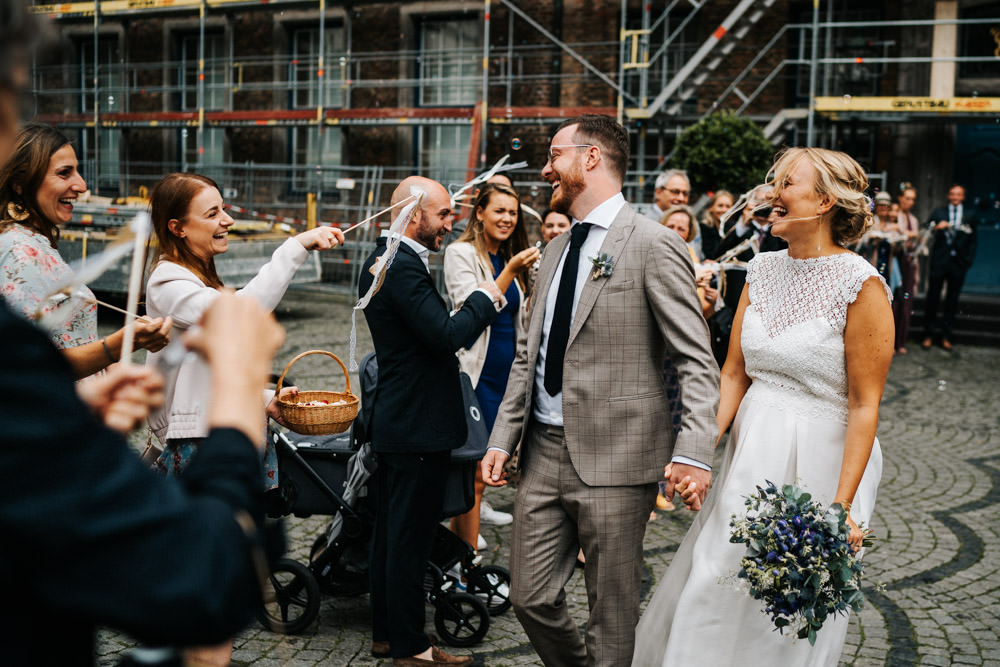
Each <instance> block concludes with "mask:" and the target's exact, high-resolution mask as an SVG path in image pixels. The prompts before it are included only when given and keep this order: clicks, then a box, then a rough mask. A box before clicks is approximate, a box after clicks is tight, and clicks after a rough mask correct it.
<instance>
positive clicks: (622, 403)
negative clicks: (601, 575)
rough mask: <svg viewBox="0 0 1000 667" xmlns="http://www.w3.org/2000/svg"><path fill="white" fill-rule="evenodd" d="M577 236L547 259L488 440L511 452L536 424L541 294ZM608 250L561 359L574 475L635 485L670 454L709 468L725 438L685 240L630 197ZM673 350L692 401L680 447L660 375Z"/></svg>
mask: <svg viewBox="0 0 1000 667" xmlns="http://www.w3.org/2000/svg"><path fill="white" fill-rule="evenodd" d="M569 240H570V234H560V235H559V236H558V237H556V238H555V239H553V240H552V241H551V242H550V243H549V245H548V246H547V247H546V249H545V253H544V256H543V257H542V259H541V265H540V267H539V270H538V281H537V283H536V284H535V286H534V292H533V294H534V296H533V298H532V301H533V303H532V306H531V312H530V321H529V325H528V327H527V330H526V331H525V332H524V333H523V334H522V336H521V339H520V340H519V341H518V346H517V355H516V357H515V359H514V365H513V367H512V369H511V373H510V378H509V379H508V381H507V392H506V394H505V395H504V399H503V402H502V404H501V406H500V411H499V414H498V416H497V420H496V424H495V425H494V427H493V432H492V435H491V437H490V446H491V447H499V448H501V449H503V450H505V451H507V452H510V451H512V450H513V448H514V447H515V446H516V445H517V443H518V442H520V441H521V440H522V438H523V436H524V434H525V431H526V430H527V426H528V423H529V421H530V420H531V415H532V410H533V402H534V401H533V397H534V388H535V362H536V360H537V358H538V348H539V344H540V342H541V337H542V324H543V320H544V316H545V299H546V296H547V294H548V291H549V285H550V284H551V283H552V281H553V280H554V279H556V280H557V279H558V278H557V277H556V276H555V272H556V267H557V266H558V264H559V260H560V258H561V257H562V254H563V250H564V249H565V248H566V245H567V244H568V243H569ZM601 253H606V254H608V255H610V256H611V257H613V258H614V260H613V261H614V269H613V272H612V274H611V275H610V276H608V277H600V278H596V279H592V278H591V277H590V276H589V275H588V278H587V280H586V284H585V285H584V287H583V291H582V293H581V295H580V300H579V303H578V305H577V309H576V312H575V313H574V316H573V323H572V325H571V328H570V333H569V342H568V343H567V346H566V356H565V360H564V370H563V385H562V407H563V422H564V431H565V438H566V444H567V446H568V448H569V454H570V458H571V460H572V462H573V466H574V467H575V468H576V471H577V474H579V475H580V478H581V479H582V480H583V481H584V483H586V484H587V485H590V486H631V485H637V484H645V483H650V482H656V481H658V480H661V479H663V466H664V465H666V464H667V463H668V462H669V461H670V458H671V455H682V456H687V457H690V458H693V459H696V460H698V461H702V462H704V463H706V464H709V465H710V464H711V463H712V454H713V450H714V447H715V440H716V436H717V434H718V429H717V427H716V423H715V411H716V407H717V405H718V399H719V368H718V366H717V365H716V363H715V360H714V358H713V356H712V351H711V348H710V345H709V336H708V327H707V326H706V324H705V318H704V317H703V316H702V314H701V307H700V305H699V303H698V297H697V294H696V292H695V275H694V267H693V265H692V263H691V259H690V255H689V254H688V251H687V247H686V246H685V244H684V242H683V241H682V240H681V238H680V236H678V235H677V234H676V233H675V232H673V231H672V230H669V229H667V228H666V227H663V226H662V225H659V224H657V223H655V222H653V221H652V220H649V219H648V218H644V217H642V216H640V215H638V214H637V213H636V212H635V211H634V210H633V209H632V208H631V207H630V206H629V205H628V204H626V205H624V206H623V207H622V209H621V211H620V212H619V213H618V216H617V217H616V218H615V220H614V222H613V223H612V224H611V227H610V228H609V229H608V234H607V236H606V237H605V239H604V242H603V245H602V246H601ZM580 261H581V262H587V261H589V259H588V258H586V257H583V256H581V257H580ZM668 353H669V354H670V358H671V361H672V362H673V364H674V365H675V366H676V367H677V370H678V372H679V374H680V383H681V391H682V395H683V403H684V414H683V418H682V427H681V432H680V435H679V436H678V437H677V441H676V443H675V442H674V435H673V429H672V428H671V426H670V410H669V406H668V403H667V396H666V390H665V388H664V383H663V359H664V355H665V354H668ZM524 456H526V457H530V453H527V452H525V453H524Z"/></svg>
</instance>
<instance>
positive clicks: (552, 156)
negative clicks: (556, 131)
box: [548, 144, 594, 164]
mask: <svg viewBox="0 0 1000 667" xmlns="http://www.w3.org/2000/svg"><path fill="white" fill-rule="evenodd" d="M591 147H594V144H553V145H552V146H551V147H550V148H549V160H548V164H552V163H553V162H555V161H556V158H558V157H559V156H560V155H562V153H556V152H555V151H554V150H552V149H553V148H591Z"/></svg>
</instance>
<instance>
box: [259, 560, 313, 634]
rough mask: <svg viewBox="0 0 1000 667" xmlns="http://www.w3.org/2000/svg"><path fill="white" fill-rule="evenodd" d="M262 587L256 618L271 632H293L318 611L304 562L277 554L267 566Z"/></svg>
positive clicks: (307, 625) (306, 624)
mask: <svg viewBox="0 0 1000 667" xmlns="http://www.w3.org/2000/svg"><path fill="white" fill-rule="evenodd" d="M267 579H268V585H267V586H266V587H265V590H264V605H263V606H262V607H261V608H260V609H259V610H258V612H257V618H258V620H260V622H261V624H263V626H264V627H265V628H267V629H268V630H271V631H272V632H279V633H281V634H285V635H295V634H298V633H300V632H302V631H303V630H305V629H306V628H307V627H309V626H310V625H311V624H312V622H313V621H315V620H316V617H317V616H318V615H319V601H320V592H319V584H317V583H316V578H315V577H313V575H312V572H310V571H309V568H307V567H306V566H305V565H302V564H301V563H299V562H297V561H294V560H291V559H288V558H281V559H279V560H278V561H277V562H275V564H274V566H273V567H272V568H271V574H270V576H269V577H268V578H267Z"/></svg>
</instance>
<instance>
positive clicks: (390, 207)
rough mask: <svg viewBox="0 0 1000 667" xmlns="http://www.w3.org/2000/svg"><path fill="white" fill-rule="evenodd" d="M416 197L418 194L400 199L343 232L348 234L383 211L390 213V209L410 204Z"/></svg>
mask: <svg viewBox="0 0 1000 667" xmlns="http://www.w3.org/2000/svg"><path fill="white" fill-rule="evenodd" d="M416 198H417V196H416V195H410V196H409V197H407V198H406V199H404V200H402V201H399V202H396V203H395V204H393V205H392V206H389V207H388V208H384V209H382V210H381V211H379V212H378V213H376V214H375V215H370V216H368V217H367V218H365V219H364V220H362V221H361V222H358V223H355V224H353V225H351V226H350V227H348V228H347V229H345V230H344V231H343V233H344V234H346V233H348V232H353V231H354V230H355V229H357V228H358V227H360V226H361V225H367V224H368V223H369V222H371V221H372V220H374V219H375V218H377V217H379V216H380V215H382V214H383V213H388V212H389V211H391V210H392V209H394V208H397V207H399V206H403V205H405V204H409V203H410V202H411V201H413V200H414V199H416Z"/></svg>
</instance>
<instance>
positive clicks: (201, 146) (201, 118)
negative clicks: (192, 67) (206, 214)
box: [194, 0, 205, 171]
mask: <svg viewBox="0 0 1000 667" xmlns="http://www.w3.org/2000/svg"><path fill="white" fill-rule="evenodd" d="M195 143H197V144H198V155H196V156H195V162H194V163H195V165H197V169H198V171H201V170H202V167H203V165H204V161H205V0H201V6H200V7H199V8H198V129H197V132H196V137H195Z"/></svg>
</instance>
